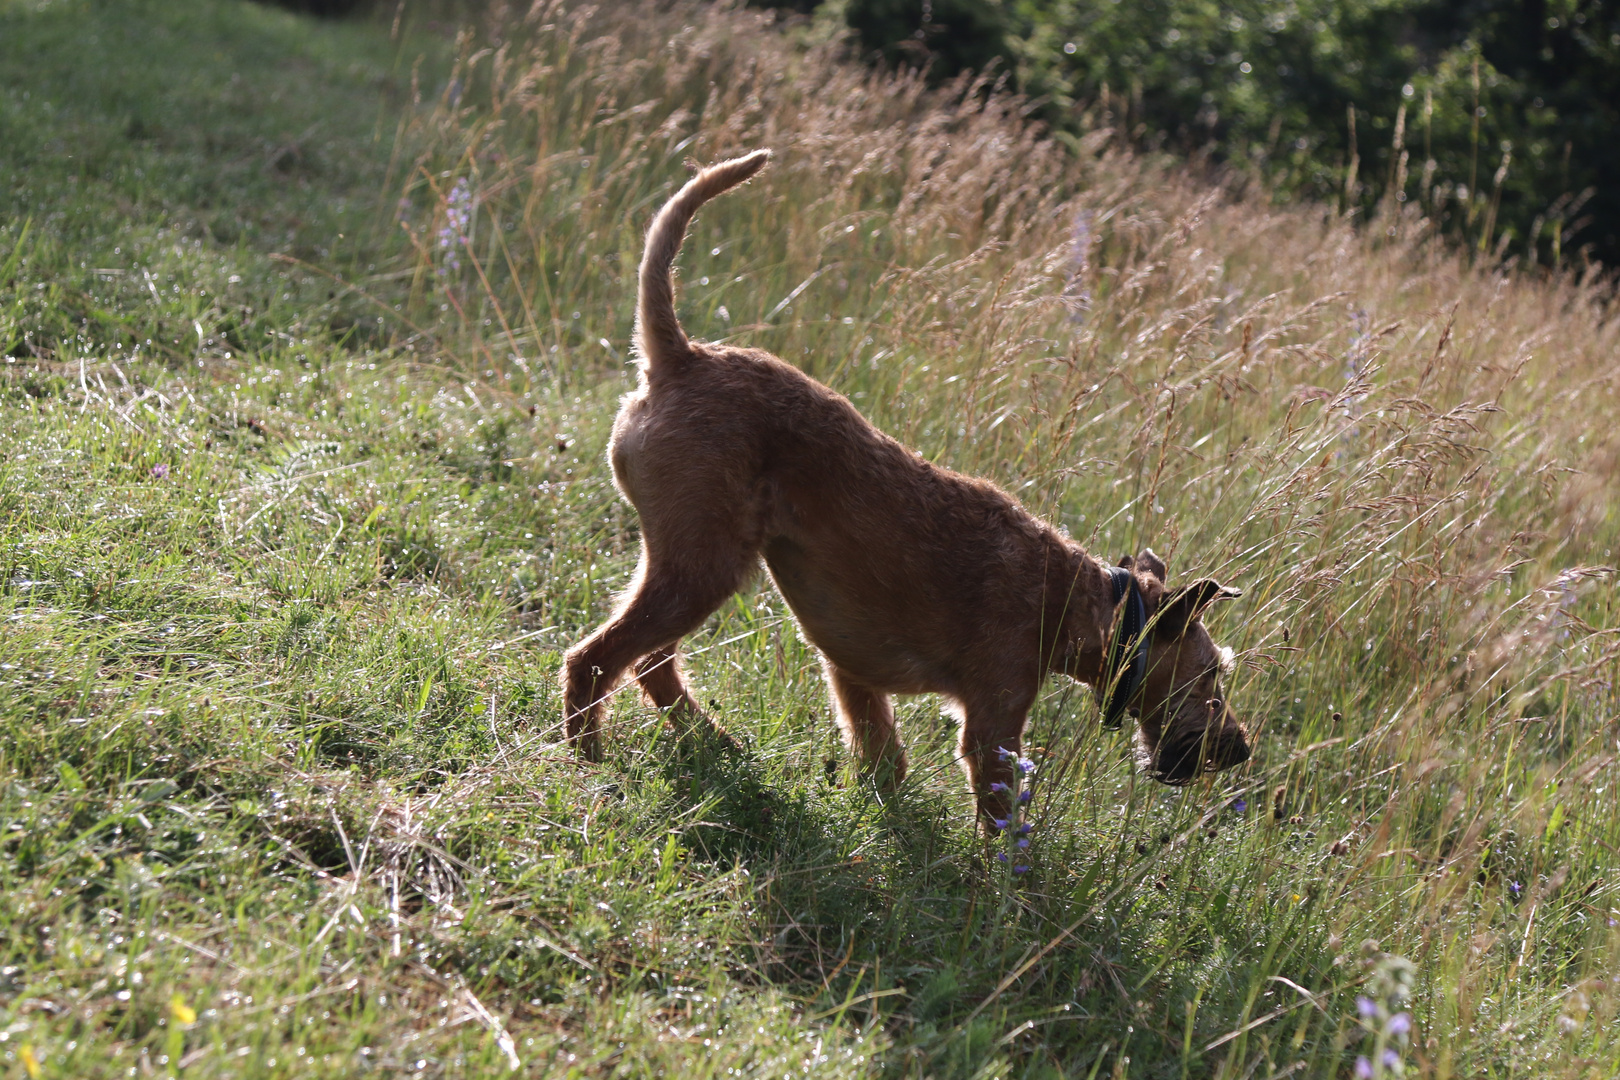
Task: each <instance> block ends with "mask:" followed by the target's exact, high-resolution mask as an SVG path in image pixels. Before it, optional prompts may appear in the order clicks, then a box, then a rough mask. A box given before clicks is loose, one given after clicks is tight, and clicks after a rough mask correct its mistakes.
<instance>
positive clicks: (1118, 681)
mask: <svg viewBox="0 0 1620 1080" xmlns="http://www.w3.org/2000/svg"><path fill="white" fill-rule="evenodd" d="M1108 575H1109V577H1110V579H1111V580H1112V582H1113V586H1114V606H1116V607H1118V606H1119V602H1120V601H1121V600H1124V601H1125V611H1124V613H1123V614H1122V615H1121V616H1120V620H1119V629H1118V630H1116V631H1115V632H1114V637H1113V639H1112V640H1111V641H1110V642H1109V643H1108V662H1107V663H1105V664H1104V665H1103V674H1102V681H1101V684H1100V685H1099V686H1098V687H1097V701H1098V703H1099V705H1100V706H1101V707H1102V722H1103V727H1106V728H1118V727H1119V726H1120V725H1121V724H1122V723H1123V722H1124V717H1125V706H1126V705H1128V704H1129V703H1130V700H1131V698H1133V697H1135V696H1136V692H1137V691H1138V690H1140V689H1141V688H1142V678H1143V676H1145V675H1146V674H1147V647H1148V638H1147V635H1146V634H1144V633H1143V632H1142V631H1143V630H1144V629H1146V627H1147V605H1146V604H1145V603H1143V601H1142V591H1141V590H1140V589H1138V588H1137V587H1136V576H1135V575H1134V574H1132V573H1131V572H1130V571H1129V570H1127V569H1125V568H1124V567H1123V566H1111V567H1109V568H1108Z"/></svg>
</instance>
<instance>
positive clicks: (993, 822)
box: [990, 817, 1012, 832]
mask: <svg viewBox="0 0 1620 1080" xmlns="http://www.w3.org/2000/svg"><path fill="white" fill-rule="evenodd" d="M1010 824H1012V819H1011V818H1003V817H993V818H991V819H990V829H991V831H992V832H1000V831H1001V830H1002V829H1005V828H1006V827H1007V826H1008V825H1010Z"/></svg>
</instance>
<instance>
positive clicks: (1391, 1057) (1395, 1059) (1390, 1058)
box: [1384, 1050, 1402, 1072]
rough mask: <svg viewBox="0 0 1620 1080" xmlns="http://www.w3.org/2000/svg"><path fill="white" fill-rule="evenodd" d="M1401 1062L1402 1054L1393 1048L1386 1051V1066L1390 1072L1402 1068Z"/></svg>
mask: <svg viewBox="0 0 1620 1080" xmlns="http://www.w3.org/2000/svg"><path fill="white" fill-rule="evenodd" d="M1401 1064H1402V1062H1401V1055H1399V1054H1397V1053H1396V1052H1395V1051H1393V1050H1385V1051H1384V1068H1386V1069H1388V1070H1389V1071H1390V1072H1395V1071H1397V1070H1399V1069H1400V1067H1401Z"/></svg>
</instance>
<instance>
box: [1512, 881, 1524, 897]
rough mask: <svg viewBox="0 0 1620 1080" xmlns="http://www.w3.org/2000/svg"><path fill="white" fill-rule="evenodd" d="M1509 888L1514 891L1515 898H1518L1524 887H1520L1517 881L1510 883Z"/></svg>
mask: <svg viewBox="0 0 1620 1080" xmlns="http://www.w3.org/2000/svg"><path fill="white" fill-rule="evenodd" d="M1508 888H1510V889H1512V890H1513V895H1514V896H1518V895H1519V892H1520V890H1522V889H1523V888H1524V886H1522V885H1520V884H1519V883H1518V882H1517V881H1510V882H1508Z"/></svg>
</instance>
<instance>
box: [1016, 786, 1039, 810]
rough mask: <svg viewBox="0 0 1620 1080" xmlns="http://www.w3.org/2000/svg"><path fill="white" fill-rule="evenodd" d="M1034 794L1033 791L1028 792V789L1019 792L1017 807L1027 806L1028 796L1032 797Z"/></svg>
mask: <svg viewBox="0 0 1620 1080" xmlns="http://www.w3.org/2000/svg"><path fill="white" fill-rule="evenodd" d="M1034 794H1035V793H1034V792H1033V791H1031V790H1029V788H1025V789H1024V790H1023V791H1020V792H1019V793H1018V805H1019V806H1028V805H1029V799H1030V796H1031V795H1034Z"/></svg>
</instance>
